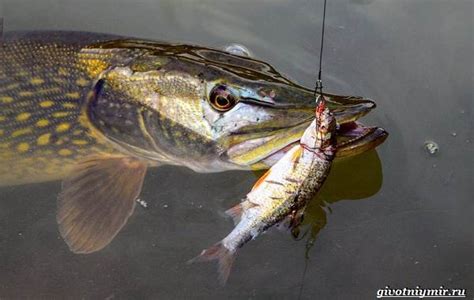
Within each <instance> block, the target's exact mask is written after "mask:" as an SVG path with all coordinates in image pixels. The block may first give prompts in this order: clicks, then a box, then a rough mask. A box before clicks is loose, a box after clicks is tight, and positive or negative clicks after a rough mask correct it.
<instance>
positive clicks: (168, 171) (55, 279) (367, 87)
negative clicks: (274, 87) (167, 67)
mask: <svg viewBox="0 0 474 300" xmlns="http://www.w3.org/2000/svg"><path fill="white" fill-rule="evenodd" d="M328 2H329V3H328V12H327V14H328V18H327V28H326V30H327V31H326V34H327V35H326V37H327V40H326V47H327V48H326V50H325V57H324V69H323V70H324V71H323V72H324V73H323V76H324V83H325V88H326V90H327V91H328V92H335V93H341V94H344V93H345V94H353V95H363V96H366V97H369V98H372V99H374V100H375V101H376V102H377V105H378V107H377V109H376V110H375V111H373V112H372V113H371V114H370V115H368V116H367V117H366V118H364V122H365V123H366V124H370V125H378V126H381V127H384V128H385V129H386V130H387V131H388V132H389V133H390V136H389V138H388V140H387V141H386V142H385V143H384V144H383V145H382V146H381V147H379V148H378V151H377V152H378V155H377V154H376V153H375V152H371V153H367V154H365V155H363V156H360V157H357V158H354V159H353V160H351V161H345V162H341V163H339V164H337V165H335V166H334V170H333V173H332V174H331V178H330V179H329V180H328V182H327V185H326V186H325V191H324V193H322V195H321V199H319V200H318V201H315V203H313V205H312V206H311V208H310V212H309V217H308V218H307V220H306V222H308V223H310V225H311V226H312V228H313V230H314V231H313V233H315V232H318V231H319V230H320V229H321V228H322V229H321V230H320V231H319V235H317V237H316V240H315V243H314V246H313V247H312V248H311V249H310V251H309V256H310V259H309V260H306V259H305V251H306V247H305V246H306V239H305V238H303V239H302V240H301V241H294V240H293V239H292V238H291V236H290V235H289V234H288V233H281V232H278V231H270V232H269V233H267V234H266V235H264V236H262V237H261V238H259V239H258V240H256V241H253V242H251V243H249V244H248V245H246V246H245V248H243V249H242V251H241V252H240V253H239V255H238V258H237V260H236V263H235V266H234V269H233V271H232V273H231V276H230V279H229V282H228V284H227V285H226V286H225V287H220V286H219V285H218V284H217V280H216V278H217V276H216V266H215V265H214V264H212V263H210V264H195V265H187V264H186V263H185V262H186V261H187V260H188V259H190V258H192V257H194V256H195V255H196V254H198V253H199V252H200V250H201V249H202V248H205V247H208V246H209V245H212V244H213V243H214V242H216V241H217V240H219V239H220V238H222V237H223V236H225V235H226V234H227V232H229V231H230V230H231V229H232V222H231V221H230V220H229V219H227V218H225V217H223V211H224V210H225V209H227V208H229V207H231V206H233V205H234V204H235V203H237V202H238V201H239V200H240V198H241V197H242V196H244V195H245V194H246V192H247V191H248V190H249V188H250V187H251V186H252V184H253V182H254V181H255V180H256V175H255V174H253V173H251V172H226V173H222V174H196V173H194V172H192V171H190V170H187V169H184V168H176V167H163V168H160V169H156V170H152V171H150V172H149V173H148V175H147V177H146V180H145V185H144V189H143V192H142V195H141V198H142V199H143V200H145V201H147V203H148V208H146V209H145V208H142V207H137V208H136V210H135V214H134V215H133V216H132V217H131V218H130V220H129V222H128V225H127V226H126V227H125V228H124V229H123V230H122V231H121V232H120V233H119V235H118V236H117V237H116V238H115V240H114V241H113V242H112V243H111V244H110V245H109V246H108V247H107V248H105V249H104V250H103V251H100V252H98V253H95V254H91V255H74V254H72V253H71V252H69V250H68V248H67V246H66V244H65V243H64V242H63V241H62V240H61V238H60V237H59V233H58V230H57V225H56V221H55V206H56V204H55V199H56V195H57V193H58V192H59V190H60V183H58V182H53V183H43V184H34V185H25V186H17V187H6V188H1V189H0V298H2V299H3V298H27V297H29V298H64V297H68V298H74V299H79V298H81V299H82V298H83V299H105V298H108V299H124V298H134V299H184V298H198V299H222V298H231V299H242V298H244V299H295V298H297V297H298V295H299V291H300V286H301V285H302V284H303V285H304V287H303V290H302V298H303V299H316V298H318V299H372V298H374V297H375V292H376V290H377V289H379V288H383V287H385V286H386V285H390V286H392V287H402V288H403V287H414V286H416V285H420V286H424V287H433V288H437V287H439V286H440V285H443V286H446V287H452V288H466V289H468V292H469V293H470V295H471V297H472V293H473V292H474V286H473V285H472V282H474V276H473V273H474V270H473V261H474V259H473V258H474V257H473V253H474V252H473V250H474V241H473V230H472V214H473V201H472V195H473V186H472V176H473V172H472V171H473V167H472V165H473V164H472V154H473V153H474V152H473V150H474V149H473V141H474V139H473V92H472V91H473V85H472V82H473V81H472V80H473V78H474V77H473V68H472V66H473V55H472V53H474V52H473V50H474V49H473V36H472V28H473V21H472V20H473V18H472V11H473V4H472V1H463V0H455V1H442V0H439V1H437V0H418V1H409V0H398V1H390V0H333V1H328ZM321 8H322V1H287V0H279V1H260V2H259V3H258V4H256V3H254V1H208V0H207V1H199V3H197V1H196V2H193V1H158V0H156V1H151V0H140V1H130V0H128V1H124V0H119V1H112V0H95V1H92V0H85V1H72V0H62V1H55V0H41V1H33V0H0V16H3V17H4V18H5V21H4V27H5V28H4V29H5V30H40V29H60V30H83V31H100V32H107V33H115V34H120V35H128V36H134V37H143V38H151V39H157V40H163V41H173V42H177V41H181V42H191V43H194V44H201V45H206V46H211V47H222V46H225V45H228V44H230V43H239V44H242V45H244V46H246V47H247V48H249V49H250V50H251V52H252V53H253V55H254V56H256V57H257V58H260V59H263V60H265V61H268V62H270V63H271V64H273V65H274V66H275V67H276V68H277V69H279V70H281V71H282V72H283V73H285V74H287V75H288V76H290V77H291V78H294V79H295V80H297V81H299V82H300V83H302V84H304V85H307V86H312V85H313V81H314V79H315V70H316V68H317V61H318V59H317V55H318V51H317V49H318V47H319V44H318V42H319V34H320V25H321V15H322V14H321ZM426 140H434V141H436V142H437V143H438V144H439V147H440V151H439V152H438V153H437V155H434V156H431V155H429V154H428V153H427V152H426V151H425V149H424V148H423V145H424V143H425V141H426ZM325 203H326V204H325ZM321 205H325V207H322V206H321ZM328 207H329V209H328ZM330 211H332V213H331V212H330ZM305 264H307V272H306V274H305V276H304V278H303V270H304V267H305Z"/></svg>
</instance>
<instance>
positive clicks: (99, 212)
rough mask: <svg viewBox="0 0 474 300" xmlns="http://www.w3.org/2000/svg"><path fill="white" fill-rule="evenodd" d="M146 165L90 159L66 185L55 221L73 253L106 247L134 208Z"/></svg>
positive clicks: (133, 160) (117, 158)
mask: <svg viewBox="0 0 474 300" xmlns="http://www.w3.org/2000/svg"><path fill="white" fill-rule="evenodd" d="M146 169H147V165H146V164H145V163H144V162H141V161H139V160H136V159H132V158H126V157H116V158H101V157H98V158H90V159H88V160H86V161H83V162H81V163H79V164H78V165H77V167H76V168H75V169H74V170H73V172H72V173H71V175H70V176H69V177H68V178H66V179H65V180H64V181H63V184H62V192H61V193H60V195H59V197H58V212H57V216H56V220H57V222H58V224H59V232H60V233H61V236H62V237H63V239H64V240H65V241H66V243H67V244H68V246H69V249H71V251H72V252H74V253H84V254H85V253H91V252H95V251H99V250H101V249H102V248H104V247H105V246H107V245H108V244H109V243H110V242H111V241H112V239H113V238H114V237H115V235H117V233H118V232H119V231H120V229H121V228H122V227H123V226H124V225H125V223H126V222H127V220H128V218H129V217H130V216H131V214H132V213H133V210H134V208H135V202H136V201H135V200H136V199H137V197H138V195H139V193H140V191H141V188H142V184H143V178H144V177H145V173H146Z"/></svg>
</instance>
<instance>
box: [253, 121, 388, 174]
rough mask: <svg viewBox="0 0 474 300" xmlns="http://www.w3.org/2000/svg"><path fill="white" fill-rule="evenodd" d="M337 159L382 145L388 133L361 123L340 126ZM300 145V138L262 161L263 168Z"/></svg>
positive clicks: (354, 122)
mask: <svg viewBox="0 0 474 300" xmlns="http://www.w3.org/2000/svg"><path fill="white" fill-rule="evenodd" d="M336 137H337V138H336V141H337V142H336V143H337V152H336V158H342V157H349V156H354V155H357V154H360V153H363V152H365V151H368V150H370V149H373V148H375V147H377V146H378V145H380V144H382V143H383V142H384V141H385V139H386V138H387V137H388V133H387V132H386V131H385V130H384V129H383V128H380V127H375V126H373V127H368V126H365V125H363V124H362V123H360V122H356V121H353V122H348V123H344V124H342V125H339V126H338V128H337V131H336ZM298 143H299V138H298V139H297V140H294V141H292V142H290V143H288V144H286V145H285V146H283V147H282V148H280V149H277V150H276V151H275V152H273V153H271V154H270V155H268V156H266V157H264V158H263V159H261V160H260V162H259V163H261V164H262V165H261V166H258V167H261V168H268V167H271V166H272V165H274V164H275V163H276V162H277V161H278V160H280V159H281V158H282V157H283V156H284V155H285V154H286V152H288V151H289V150H290V149H291V148H293V146H295V145H297V144H298Z"/></svg>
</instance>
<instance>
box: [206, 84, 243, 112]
mask: <svg viewBox="0 0 474 300" xmlns="http://www.w3.org/2000/svg"><path fill="white" fill-rule="evenodd" d="M209 102H210V103H211V105H212V107H213V108H214V109H215V110H217V111H220V112H224V111H228V110H230V109H231V108H232V107H234V106H235V104H237V99H236V98H235V97H234V95H232V93H231V91H230V90H229V89H228V88H227V87H225V86H223V85H218V86H216V87H214V88H213V89H212V90H211V94H210V95H209Z"/></svg>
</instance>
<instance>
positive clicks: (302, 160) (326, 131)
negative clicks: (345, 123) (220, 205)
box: [190, 97, 336, 283]
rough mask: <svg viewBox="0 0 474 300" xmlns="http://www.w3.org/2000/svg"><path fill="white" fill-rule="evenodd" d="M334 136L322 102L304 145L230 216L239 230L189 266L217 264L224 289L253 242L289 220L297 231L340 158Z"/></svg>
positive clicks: (291, 152)
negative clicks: (236, 260)
mask: <svg viewBox="0 0 474 300" xmlns="http://www.w3.org/2000/svg"><path fill="white" fill-rule="evenodd" d="M335 133H336V121H335V119H334V117H333V116H332V114H331V113H330V111H329V109H328V108H327V107H326V105H325V101H324V98H323V97H321V98H320V100H319V101H318V106H317V107H316V119H315V120H314V121H313V122H312V123H311V125H310V126H309V127H308V128H307V129H306V131H305V132H304V134H303V136H302V137H301V141H300V143H299V145H296V146H294V147H293V148H291V150H289V151H288V152H287V153H286V154H285V155H284V156H283V157H282V158H281V159H280V160H279V161H278V162H277V163H276V164H275V165H274V166H273V167H271V169H270V170H268V171H267V172H266V173H265V174H264V175H263V176H262V177H261V178H260V179H259V180H258V181H257V182H256V183H255V185H254V187H253V188H252V190H251V191H250V192H249V193H248V194H247V196H246V197H245V198H244V200H243V201H242V202H241V203H239V204H238V205H236V206H235V207H233V208H231V209H229V210H228V211H226V213H227V214H228V215H230V216H231V217H233V218H234V221H235V223H236V227H235V228H234V230H233V231H232V232H231V233H230V234H229V235H227V236H226V237H225V238H224V239H223V240H222V241H220V242H219V243H217V244H215V245H214V246H212V247H210V248H209V249H207V250H204V251H202V252H201V254H200V255H199V256H198V257H196V258H194V259H192V260H191V261H190V262H191V263H192V262H196V261H209V260H218V262H219V279H220V281H221V283H225V282H226V281H227V278H228V277H229V273H230V269H231V266H232V262H233V261H234V257H235V255H236V253H237V250H238V249H240V248H241V247H242V246H244V245H245V244H246V243H247V242H248V241H250V240H253V239H256V238H257V237H258V236H259V235H260V234H261V233H263V232H265V231H266V230H267V229H269V228H270V227H272V226H274V225H276V224H278V223H282V222H284V221H285V219H287V220H286V221H287V222H286V223H288V225H289V227H290V228H295V227H296V226H298V225H299V224H300V223H301V221H302V217H303V211H304V209H305V207H306V205H307V204H308V202H309V201H310V200H311V199H312V198H313V197H314V196H315V195H316V193H317V192H318V191H319V190H320V188H321V186H322V185H323V183H324V181H325V180H326V177H327V176H328V174H329V170H330V168H331V163H332V160H333V158H334V155H335V153H336V145H335Z"/></svg>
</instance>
